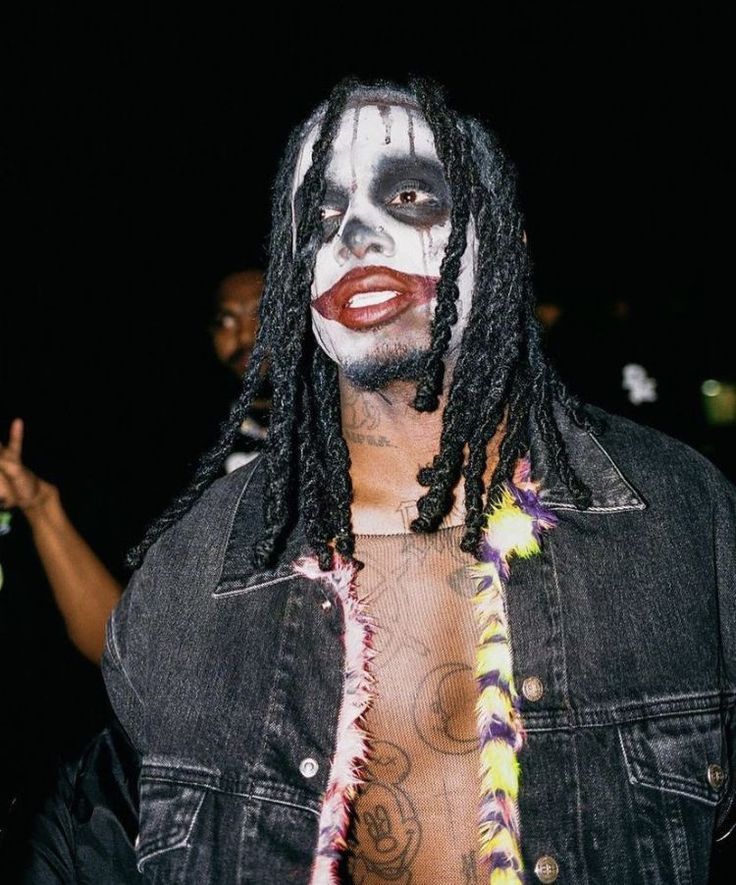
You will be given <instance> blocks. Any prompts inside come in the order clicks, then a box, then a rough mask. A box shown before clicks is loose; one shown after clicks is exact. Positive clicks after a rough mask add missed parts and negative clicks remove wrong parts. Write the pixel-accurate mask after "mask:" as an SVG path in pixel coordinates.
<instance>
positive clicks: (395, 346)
mask: <svg viewBox="0 0 736 885" xmlns="http://www.w3.org/2000/svg"><path fill="white" fill-rule="evenodd" d="M317 135H318V127H317V126H315V127H313V128H312V129H311V130H310V132H309V133H308V135H307V137H306V138H305V140H304V143H303V145H302V149H301V151H300V155H299V160H298V162H297V167H296V173H295V179H294V186H293V191H292V207H293V218H294V229H296V223H297V221H298V218H299V214H300V211H301V208H302V207H301V205H300V192H299V185H300V184H301V182H302V181H303V179H304V175H305V173H306V171H307V169H308V168H309V165H310V163H311V154H312V147H313V146H314V143H315V140H316V138H317ZM325 175H326V191H325V197H324V202H323V205H322V208H321V216H322V224H323V231H324V233H323V244H322V246H321V247H320V249H319V250H318V252H317V256H316V260H315V268H314V278H313V283H312V328H313V330H314V334H315V336H316V338H317V341H318V342H319V344H320V346H321V347H322V349H323V350H324V351H325V353H327V355H328V356H329V357H330V358H331V359H332V360H334V361H335V362H336V363H337V364H338V365H339V366H340V368H341V369H342V371H343V372H344V373H345V375H346V376H347V377H348V378H349V379H350V380H352V381H353V382H354V383H356V384H357V385H359V386H366V387H377V386H382V385H383V384H384V383H388V382H389V381H391V380H394V379H397V378H403V377H411V371H412V366H414V365H416V360H417V357H418V356H419V355H421V354H422V353H424V352H425V351H426V350H427V348H428V346H429V343H430V323H431V319H432V315H433V313H434V309H435V305H436V286H437V282H438V281H439V276H440V265H441V263H442V258H443V256H444V252H445V247H446V245H447V242H448V239H449V236H450V222H449V218H450V208H451V197H450V192H449V188H448V185H447V181H446V178H445V174H444V170H443V168H442V164H441V162H440V160H439V157H438V156H437V151H436V148H435V144H434V137H433V135H432V131H431V129H430V127H429V125H428V124H427V122H426V121H425V119H424V117H423V116H422V115H421V113H420V112H419V110H417V109H416V108H414V107H410V106H405V105H388V104H374V103H366V104H359V105H357V106H351V107H348V108H347V109H346V111H345V112H344V113H343V115H342V119H341V122H340V126H339V129H338V132H337V135H336V137H335V140H334V143H333V146H332V154H331V158H330V161H329V163H328V166H327V169H326V174H325ZM475 253H476V240H475V232H474V226H473V223H472V220H471V222H470V224H469V226H468V241H467V248H466V250H465V254H464V256H463V260H462V264H461V271H460V275H459V278H458V288H459V293H460V294H459V302H458V315H459V316H458V321H457V323H456V324H455V326H454V328H453V332H452V337H451V340H450V345H449V349H448V355H449V359H450V360H452V353H453V351H454V350H455V349H456V348H457V346H458V344H459V342H460V338H461V336H462V332H463V330H464V328H465V325H466V323H467V318H468V313H469V310H470V303H471V298H472V293H473V281H474V258H475ZM375 379H380V380H379V381H378V383H377V382H376V380H375Z"/></svg>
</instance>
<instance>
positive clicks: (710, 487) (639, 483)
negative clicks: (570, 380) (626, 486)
mask: <svg viewBox="0 0 736 885" xmlns="http://www.w3.org/2000/svg"><path fill="white" fill-rule="evenodd" d="M588 408H589V412H590V414H591V415H592V416H593V418H594V419H596V420H597V421H599V422H600V423H601V425H602V431H601V433H600V434H599V435H597V437H596V439H597V441H598V442H599V443H600V445H601V446H603V447H604V448H605V450H606V451H607V453H608V454H609V456H610V457H611V458H612V460H613V461H614V462H615V463H616V465H617V466H618V467H619V469H620V470H621V471H622V472H623V473H624V475H625V476H627V477H628V478H629V479H630V480H631V482H632V484H633V485H634V486H635V487H636V488H639V489H640V490H641V491H642V493H644V495H645V497H646V496H647V492H649V494H651V493H652V492H653V491H657V490H661V489H663V488H666V489H668V490H669V492H670V493H672V494H677V495H678V496H679V497H684V498H687V497H693V496H694V497H696V498H701V497H707V498H711V497H712V496H713V495H716V496H717V495H718V494H732V493H733V492H734V487H733V485H732V484H731V483H730V482H729V480H728V479H727V478H726V477H725V476H724V475H723V474H722V472H721V471H720V470H719V469H718V467H716V466H715V465H714V464H713V462H712V461H710V460H709V459H708V458H707V457H706V456H705V455H703V454H702V453H701V452H698V451H697V450H696V449H694V448H693V447H692V446H690V445H688V444H687V443H685V442H682V441H681V440H678V439H675V438H674V437H672V436H669V435H668V434H666V433H663V432H662V431H660V430H655V429H654V428H653V427H648V426H647V425H645V424H640V423H638V422H636V421H632V420H630V419H628V418H624V417H622V416H620V415H614V414H612V413H610V412H605V411H604V410H603V409H600V408H598V407H593V406H590V407H588Z"/></svg>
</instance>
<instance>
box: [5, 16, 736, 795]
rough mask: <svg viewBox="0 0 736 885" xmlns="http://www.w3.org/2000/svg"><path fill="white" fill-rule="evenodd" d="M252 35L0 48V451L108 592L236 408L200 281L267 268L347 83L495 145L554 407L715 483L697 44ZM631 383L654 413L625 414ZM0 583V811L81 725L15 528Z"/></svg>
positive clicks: (713, 359) (653, 36) (440, 32)
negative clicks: (402, 92) (404, 86)
mask: <svg viewBox="0 0 736 885" xmlns="http://www.w3.org/2000/svg"><path fill="white" fill-rule="evenodd" d="M243 6H244V5H243ZM479 8H480V7H479ZM257 14H258V22H256V20H255V11H254V10H253V9H252V8H240V9H239V10H238V11H237V12H235V11H230V12H227V13H222V12H221V13H214V12H212V11H208V12H207V13H204V11H203V9H199V10H195V11H193V12H190V13H184V12H182V10H181V9H179V10H177V12H176V14H175V15H172V17H167V16H165V15H164V14H162V13H155V12H151V11H150V10H149V11H148V12H146V13H141V12H140V11H136V10H132V9H131V7H130V6H129V5H128V4H125V5H123V4H120V5H119V6H118V7H117V8H115V7H113V8H108V9H106V10H105V11H104V12H100V11H97V12H95V13H94V14H93V13H82V12H79V11H72V10H70V9H69V8H68V5H65V6H63V7H62V6H61V5H55V4H49V5H47V6H46V7H44V8H43V9H41V8H36V9H35V10H33V9H32V8H31V10H30V11H28V12H26V13H25V14H24V16H23V17H20V16H18V17H16V18H15V19H13V20H11V21H6V22H5V23H4V24H5V27H3V29H2V31H3V35H4V36H3V38H2V39H3V41H4V46H3V58H4V65H5V67H6V70H5V72H4V84H5V89H4V90H3V92H4V96H3V99H2V102H3V104H2V110H3V118H4V121H5V124H6V125H5V126H4V127H3V128H4V130H5V133H6V134H5V137H4V163H3V172H2V184H3V187H4V191H5V196H4V199H3V206H4V214H5V215H6V218H5V230H6V234H5V236H4V245H5V249H4V250H3V252H4V255H5V257H4V260H3V269H2V279H3V292H2V296H0V310H1V311H2V313H0V373H1V374H0V438H2V439H3V440H4V439H5V436H6V434H7V427H8V424H9V421H10V419H11V418H12V417H14V416H15V415H20V416H22V417H24V418H25V419H26V422H27V446H26V456H25V457H26V461H27V463H28V464H29V465H30V466H32V467H33V469H34V470H36V471H37V472H38V473H39V474H40V475H41V476H43V477H44V478H47V479H49V480H51V481H53V482H54V483H56V484H58V485H59V487H60V489H61V492H62V499H63V501H64V503H65V505H66V507H67V510H68V511H69V513H70V514H71V516H72V518H73V520H74V521H75V522H76V523H77V525H78V526H79V528H80V529H81V531H82V533H83V534H84V535H85V537H86V538H87V539H88V540H89V541H90V543H91V544H92V546H93V547H94V548H95V549H96V550H97V551H98V552H99V553H100V555H101V556H102V557H103V559H104V560H105V561H106V563H107V564H108V565H109V567H110V568H111V569H112V570H113V571H114V572H115V573H116V574H118V576H119V577H121V579H124V578H125V571H124V569H123V566H122V560H123V555H124V551H125V549H126V548H127V547H128V546H129V545H130V544H131V543H133V542H134V541H135V540H136V539H137V538H138V537H139V536H140V534H141V532H142V530H143V528H144V526H145V524H146V523H147V521H148V520H150V519H151V518H152V517H153V516H154V515H155V514H156V513H157V512H159V511H160V510H161V508H162V507H163V506H164V504H165V503H166V501H167V500H168V499H169V498H170V497H171V495H172V494H174V493H175V492H176V491H177V490H178V489H179V488H180V487H181V485H182V484H183V482H184V481H185V479H186V477H187V475H188V473H189V470H190V469H191V465H192V462H193V460H194V458H195V457H196V454H197V453H198V452H199V451H201V449H202V448H203V446H205V445H206V444H207V443H208V442H209V441H211V440H212V439H213V437H214V435H215V433H216V430H217V424H218V421H219V420H220V419H221V418H223V417H224V415H225V410H226V407H227V403H228V401H229V399H230V398H231V396H232V395H233V392H234V390H233V386H232V384H231V382H230V379H229V377H228V375H227V373H226V372H225V370H224V369H222V368H220V367H219V366H218V365H217V364H216V362H215V360H214V358H213V357H212V355H211V353H210V348H209V339H208V335H207V321H208V319H209V317H210V314H211V301H212V293H213V290H214V288H215V286H216V283H217V280H218V279H219V278H220V277H222V276H223V275H224V274H225V273H227V272H229V271H232V270H236V269H241V268H244V267H248V266H253V265H260V266H263V264H264V263H265V255H266V249H267V234H268V205H269V195H270V183H271V180H272V178H273V175H274V172H275V169H276V164H277V162H278V159H279V157H280V154H281V151H282V150H283V147H284V145H285V141H286V137H287V134H288V132H289V130H290V129H291V127H292V126H293V125H295V124H296V123H297V122H299V121H300V120H301V119H302V118H303V117H304V116H305V115H306V114H307V113H308V112H309V111H310V110H311V108H312V107H313V106H314V104H315V103H316V102H318V101H319V100H321V99H322V98H324V97H325V96H326V94H327V93H328V91H329V89H330V88H331V86H332V85H333V84H334V83H335V82H336V80H337V79H338V78H340V77H341V76H343V75H346V74H358V75H362V76H365V77H374V76H385V77H389V78H397V79H399V80H404V79H405V77H406V75H407V74H408V73H417V74H430V75H432V76H434V77H436V78H437V79H438V80H440V81H441V82H443V83H444V84H445V85H446V86H447V88H448V93H449V98H450V101H451V103H452V104H453V105H454V106H456V107H457V108H458V109H459V110H461V111H464V112H468V113H471V114H473V115H475V116H478V117H480V118H481V119H483V120H484V121H485V122H486V123H488V124H489V125H490V126H492V127H493V128H495V129H496V130H497V131H498V132H499V134H500V136H501V138H502V141H503V143H504V144H505V145H506V147H507V149H508V151H509V153H510V154H511V156H512V157H513V158H514V159H515V161H516V163H517V166H518V168H519V171H520V176H521V183H522V193H523V199H524V205H525V208H526V213H527V222H528V223H527V230H528V235H529V243H530V248H531V250H532V254H533V256H534V258H535V268H536V283H537V290H538V294H539V298H540V300H543V301H552V302H555V303H557V304H559V305H561V307H562V309H563V314H562V319H561V320H560V323H559V325H558V326H557V327H556V328H555V330H554V331H553V333H552V335H551V338H550V348H551V349H552V351H553V353H554V354H555V357H556V359H557V361H558V363H559V364H560V367H561V369H562V370H563V372H564V374H565V375H566V377H567V378H568V380H569V381H570V383H571V386H572V387H573V388H574V389H577V390H578V391H579V392H580V393H582V394H583V395H584V396H586V397H588V398H590V399H591V400H592V401H594V402H597V403H599V404H601V405H604V406H606V407H608V408H611V409H613V410H614V411H618V412H623V413H626V414H629V415H631V416H633V417H635V418H638V419H639V420H642V421H644V422H645V423H650V424H653V425H654V426H657V427H660V428H661V429H664V430H666V431H667V432H669V433H671V434H673V435H675V436H678V437H679V438H681V439H684V440H686V441H687V442H689V443H690V444H692V445H694V446H695V447H697V448H699V449H700V450H701V451H703V452H705V453H706V454H707V455H708V456H709V457H711V458H712V459H713V460H715V461H716V463H718V464H720V465H721V466H722V468H723V469H724V470H725V471H726V472H727V473H729V475H730V476H732V477H733V476H734V474H735V473H736V470H735V469H734V466H735V465H734V456H733V452H734V447H733V430H732V428H713V427H709V426H708V425H707V424H706V422H705V419H704V413H703V409H702V402H701V395H700V385H701V384H702V381H703V380H705V379H706V378H711V377H712V378H720V379H729V378H730V379H733V378H734V377H735V376H736V372H735V371H734V364H733V359H732V355H731V337H732V317H731V316H730V314H728V313H727V312H726V311H725V309H724V307H723V304H722V303H721V299H722V295H723V285H722V282H721V281H720V280H719V279H718V277H717V274H715V275H714V274H712V273H711V272H710V271H711V270H712V268H713V265H714V252H715V251H716V250H715V247H714V245H713V234H714V230H713V228H714V224H713V222H712V221H711V218H712V212H713V205H712V204H713V202H714V200H713V197H712V194H713V193H714V192H717V185H716V182H715V180H714V177H713V175H712V174H711V166H712V158H711V155H710V150H709V148H708V146H707V145H708V143H709V138H710V135H711V133H712V131H713V117H714V114H715V110H714V107H713V105H712V104H711V100H712V94H713V82H712V74H711V73H710V69H709V67H708V65H707V64H705V62H706V61H707V59H708V57H709V55H710V54H711V48H710V35H711V33H712V32H713V30H714V29H715V26H713V25H712V24H710V25H708V24H705V23H703V22H701V20H700V16H699V15H698V14H697V12H696V11H694V8H692V7H691V9H690V10H689V11H687V12H685V11H683V12H676V11H675V10H674V9H673V8H669V9H667V11H666V13H665V12H662V11H660V10H656V9H649V10H645V9H642V8H640V7H633V6H632V7H631V8H630V9H628V8H627V7H626V6H623V5H621V4H616V5H611V6H610V7H606V6H605V5H602V4H582V3H568V4H550V5H545V6H542V5H541V4H539V5H535V4H515V5H512V4H509V5H508V6H506V5H504V6H494V5H493V4H485V5H484V7H483V16H482V17H478V16H477V13H476V11H475V7H471V6H467V7H460V6H457V8H454V7H453V6H452V5H451V6H446V7H440V8H438V9H436V10H434V11H432V12H430V11H428V9H425V8H424V7H423V6H421V5H419V4H412V6H411V7H410V8H402V9H401V10H398V11H397V9H396V8H394V7H387V6H380V7H379V6H378V5H362V6H360V7H357V6H340V7H337V8H335V9H331V8H328V7H314V8H313V10H312V11H311V13H310V14H309V15H307V14H306V13H303V14H299V15H297V16H294V15H292V14H290V13H289V12H287V11H286V10H285V9H279V10H278V11H276V10H274V11H273V12H269V11H268V10H263V9H258V10H257ZM622 300H623V301H625V302H626V304H627V305H628V316H627V317H626V318H625V319H623V320H622V319H618V320H617V319H615V317H614V305H615V303H616V302H618V301H622ZM632 360H633V361H636V362H640V363H642V364H643V365H644V366H645V367H646V368H647V370H648V371H649V372H650V374H651V375H653V376H654V377H655V378H657V381H658V389H659V393H660V400H659V402H658V403H657V404H654V405H649V406H647V405H645V406H641V407H633V406H632V405H631V404H630V403H629V402H628V401H627V400H626V395H625V393H624V392H622V391H621V389H620V375H621V367H622V366H623V364H624V363H626V362H630V361H632ZM0 557H1V558H2V562H3V566H4V567H5V570H6V585H5V588H4V589H3V590H2V591H1V592H0V617H1V618H2V621H0V643H2V651H1V652H0V654H1V655H2V657H1V659H0V660H1V661H2V686H1V688H0V690H1V691H2V698H3V700H2V706H3V719H4V721H6V722H8V723H10V725H9V727H8V726H7V725H6V727H5V728H4V729H3V735H2V744H0V749H1V751H2V771H0V776H2V778H3V786H2V789H1V790H0V793H1V794H2V796H3V801H7V797H8V796H11V795H15V794H18V795H20V796H21V798H22V797H23V795H24V793H28V792H29V788H28V787H27V784H28V783H29V782H30V781H33V780H36V781H38V780H39V779H40V777H41V775H39V774H38V772H43V771H44V770H46V769H48V768H50V767H52V765H53V762H54V760H55V754H56V753H57V752H62V751H68V750H70V749H73V748H74V747H75V746H78V745H79V744H80V743H81V742H83V741H84V740H86V739H87V737H88V736H89V734H90V733H91V732H92V731H93V730H94V728H95V727H96V725H97V723H98V722H99V721H100V717H101V715H102V711H103V703H102V695H101V692H100V684H99V677H98V674H97V672H96V671H95V669H94V668H93V667H91V666H90V665H87V664H86V663H84V662H83V661H82V660H81V658H80V657H79V656H78V655H77V653H76V652H75V651H74V650H73V649H71V647H70V646H69V644H68V642H67V640H66V639H65V637H64V634H63V629H62V627H61V623H60V619H59V618H58V616H57V615H56V613H55V611H54V607H53V604H52V602H51V600H50V596H49V591H48V588H47V586H46V585H45V582H44V581H43V579H42V575H41V573H40V571H39V569H38V567H37V566H36V565H35V562H34V557H33V553H32V548H31V547H30V544H29V539H28V537H27V533H26V532H25V527H24V525H23V520H22V518H21V517H20V516H16V517H15V519H14V525H13V532H12V534H11V535H10V536H9V537H7V538H5V539H0ZM6 716H7V718H6Z"/></svg>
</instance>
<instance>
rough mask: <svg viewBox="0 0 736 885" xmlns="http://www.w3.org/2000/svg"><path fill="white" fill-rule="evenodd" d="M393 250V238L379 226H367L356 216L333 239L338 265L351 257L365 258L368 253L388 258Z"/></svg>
mask: <svg viewBox="0 0 736 885" xmlns="http://www.w3.org/2000/svg"><path fill="white" fill-rule="evenodd" d="M395 249H396V244H395V243H394V240H393V237H391V236H390V234H388V233H387V232H386V231H385V230H384V229H383V227H381V225H377V224H369V223H368V222H366V221H363V220H362V219H361V218H358V217H357V216H353V217H352V218H350V219H348V221H347V222H346V223H345V226H344V227H343V229H342V231H340V232H338V234H337V236H336V237H335V257H336V258H337V261H338V263H340V264H344V263H345V262H346V261H347V260H348V259H349V258H350V256H351V255H355V256H356V257H357V258H365V256H366V255H367V254H368V253H369V252H379V253H380V254H381V255H386V256H389V257H390V256H391V255H393V254H394V251H395Z"/></svg>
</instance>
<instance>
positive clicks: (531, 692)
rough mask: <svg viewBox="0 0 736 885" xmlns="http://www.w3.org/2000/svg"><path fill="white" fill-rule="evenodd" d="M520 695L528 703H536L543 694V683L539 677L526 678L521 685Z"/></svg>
mask: <svg viewBox="0 0 736 885" xmlns="http://www.w3.org/2000/svg"><path fill="white" fill-rule="evenodd" d="M521 693H522V694H523V695H524V697H525V698H526V699H527V700H528V701H538V700H539V699H540V698H541V697H542V695H543V694H544V683H543V682H542V680H541V679H540V678H539V676H527V677H526V679H525V680H524V681H523V682H522V683H521Z"/></svg>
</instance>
